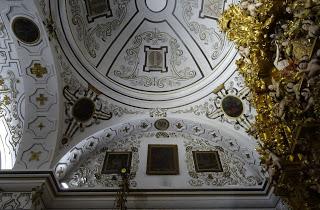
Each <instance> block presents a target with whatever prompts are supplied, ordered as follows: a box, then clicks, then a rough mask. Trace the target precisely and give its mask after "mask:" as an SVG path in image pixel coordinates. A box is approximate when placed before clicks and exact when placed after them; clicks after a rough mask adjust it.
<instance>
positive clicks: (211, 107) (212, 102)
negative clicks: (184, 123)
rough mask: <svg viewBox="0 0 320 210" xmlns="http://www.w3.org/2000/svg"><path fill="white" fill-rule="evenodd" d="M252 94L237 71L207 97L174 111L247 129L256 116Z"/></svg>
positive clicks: (237, 128)
mask: <svg viewBox="0 0 320 210" xmlns="http://www.w3.org/2000/svg"><path fill="white" fill-rule="evenodd" d="M250 96H251V94H250V89H249V88H248V87H247V86H246V85H245V84H244V79H243V77H242V76H241V75H240V74H239V72H237V71H236V72H235V73H234V75H233V76H232V77H231V78H230V79H229V80H228V81H226V82H225V83H224V84H221V85H219V86H218V87H217V88H215V89H214V90H213V91H212V94H211V95H210V96H209V97H208V98H207V99H205V100H204V101H199V102H197V103H196V104H195V105H192V106H190V107H188V108H184V109H179V110H174V111H173V113H179V114H184V113H193V114H195V115H197V116H206V117H207V118H209V119H214V120H219V121H220V122H222V123H227V124H230V125H232V126H233V127H234V129H236V130H239V129H242V130H244V131H246V130H248V129H249V128H250V127H251V125H252V123H253V122H254V117H255V110H254V108H253V107H252V104H251V103H250Z"/></svg>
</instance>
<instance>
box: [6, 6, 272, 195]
mask: <svg viewBox="0 0 320 210" xmlns="http://www.w3.org/2000/svg"><path fill="white" fill-rule="evenodd" d="M88 2H96V3H97V2H98V3H99V2H100V3H101V2H102V3H103V5H102V6H104V7H102V8H99V7H95V8H96V10H92V9H90V5H88ZM232 2H233V1H231V0H228V1H223V0H221V1H220V0H215V1H210V0H167V1H166V0H114V1H86V0H61V1H60V0H59V1H56V0H40V1H35V5H34V4H33V3H32V2H31V1H27V0H25V1H23V0H21V2H20V3H21V4H19V5H18V4H15V3H14V2H12V1H3V2H1V5H3V8H5V9H3V10H2V11H1V17H2V19H3V20H2V21H3V22H4V26H5V27H4V29H5V30H4V31H5V32H6V33H5V35H6V38H5V39H8V40H9V39H10V40H11V42H12V44H11V45H8V46H5V47H3V49H6V52H7V51H8V52H9V51H14V50H16V57H17V58H16V59H15V62H17V63H19V65H20V66H21V68H19V67H16V69H17V71H16V77H19V78H20V79H21V81H23V86H24V88H23V87H22V85H21V84H20V86H19V88H18V89H19V91H20V92H19V94H20V95H19V97H21V99H15V103H17V104H18V107H19V109H20V110H18V111H17V112H18V115H19V116H20V115H21V117H19V118H17V121H19V120H20V121H19V123H24V125H25V126H24V127H23V128H21V126H20V125H19V126H20V132H21V135H20V136H19V138H18V139H17V140H16V141H17V144H16V146H15V147H14V148H10V149H8V151H6V150H4V149H3V150H1V156H3V155H4V154H3V153H8V154H9V153H10V151H14V155H13V158H12V159H14V160H13V161H12V162H14V161H15V159H17V160H16V162H15V165H14V169H19V170H21V169H23V170H39V169H41V170H52V171H53V173H54V174H55V176H56V178H57V180H59V181H61V180H62V181H68V182H69V184H70V182H72V180H73V178H74V177H75V176H78V175H79V173H80V172H79V170H82V169H81V168H87V169H88V174H87V175H84V174H80V175H79V176H80V177H78V178H79V179H81V178H86V179H87V180H89V178H90V180H91V181H92V180H93V182H94V183H95V184H93V185H90V183H89V182H87V183H86V184H85V185H84V186H85V187H86V188H101V185H99V184H97V182H95V181H97V180H96V178H95V176H94V172H95V171H94V170H101V167H102V165H101V157H102V158H103V157H104V155H105V154H104V153H101V150H102V149H103V148H104V147H105V146H107V147H108V148H109V150H119V151H124V150H132V148H135V153H136V156H134V165H133V166H134V167H135V170H136V178H134V179H133V180H132V181H133V182H136V183H137V185H136V186H135V188H136V189H147V188H153V187H156V188H157V187H158V188H169V189H178V188H179V189H195V188H199V189H204V188H206V189H212V188H219V189H220V188H221V189H226V188H230V189H231V188H232V189H240V190H244V191H245V190H247V189H248V188H252V189H251V190H257V192H258V191H264V190H266V188H267V185H266V184H265V183H267V181H266V180H267V179H266V176H265V174H264V173H263V172H262V171H261V168H260V166H259V160H258V154H257V152H256V151H255V146H256V142H255V141H254V140H253V139H251V138H250V137H249V136H248V135H247V134H246V133H245V131H246V129H248V128H249V127H250V126H251V123H252V121H253V120H254V110H253V109H252V107H251V105H250V103H249V100H248V98H249V96H250V92H249V91H248V88H246V86H245V84H244V81H243V79H242V77H241V76H240V75H239V73H238V72H237V71H236V66H235V58H236V56H237V51H236V49H235V48H234V46H233V45H232V44H231V43H229V42H228V41H227V40H226V39H225V36H224V35H223V34H222V33H221V32H220V31H219V29H218V26H217V19H218V16H219V15H220V13H221V12H222V11H223V10H224V9H225V8H226V7H227V6H228V5H229V4H230V3H232ZM91 6H92V5H91ZM101 11H102V13H103V14H100V15H97V13H99V12H101ZM20 16H21V17H25V18H28V19H30V20H32V21H33V22H34V24H35V25H36V26H37V27H38V28H39V34H40V37H39V39H38V40H37V41H36V42H34V43H32V44H26V43H23V41H21V40H19V39H17V36H16V34H14V33H13V31H12V27H11V26H12V23H13V21H14V20H15V18H16V17H20ZM51 18H52V20H51ZM43 23H44V24H43ZM0 31H1V30H0ZM0 38H2V37H1V33H0ZM0 44H1V47H2V45H4V44H2V42H0ZM1 49H2V48H1ZM7 54H8V53H7ZM7 54H5V55H7ZM7 57H8V56H7ZM18 58H19V59H18ZM0 62H2V60H0ZM6 62H7V63H10V62H9V60H8V61H6ZM12 63H13V62H11V64H12ZM0 64H1V63H0ZM1 70H2V71H3V72H4V71H5V70H4V68H3V66H1ZM17 72H19V74H18V73H17ZM81 99H85V100H84V101H83V100H82V103H84V104H85V106H84V108H85V109H79V110H80V111H75V110H76V107H77V106H80V105H81V103H80V102H79V101H81ZM226 99H228V100H229V101H230V100H231V101H232V100H233V102H230V103H229V104H228V100H226ZM80 107H81V106H80ZM87 107H91V108H90V109H89V108H88V109H86V108H87ZM82 108H83V107H82ZM88 110H89V111H88ZM81 111H85V112H86V113H82V112H81ZM87 111H88V112H87ZM0 117H1V116H0ZM159 119H166V120H167V122H168V127H167V128H166V129H164V130H161V129H160V130H159V129H158V128H157V126H156V123H157V121H158V120H159ZM8 133H9V132H8ZM13 134H14V133H13V132H11V133H10V135H12V136H13ZM10 139H13V137H10ZM10 139H9V138H8V139H6V140H2V139H0V140H1V143H2V144H3V145H5V144H8V142H10ZM150 142H151V143H154V144H156V143H159V144H176V145H177V146H178V148H179V164H180V174H179V175H177V176H176V177H171V178H173V179H175V180H176V181H177V183H178V181H179V184H171V185H168V182H169V180H168V179H167V178H161V177H160V176H153V177H147V176H146V174H145V165H146V161H147V160H146V159H147V151H146V150H147V149H146V148H147V146H148V144H150ZM88 145H89V146H88ZM11 147H12V146H11ZM4 148H6V147H5V146H4ZM192 150H216V151H218V153H219V155H220V157H221V160H222V167H223V169H224V172H221V173H211V175H209V174H206V173H199V174H197V173H196V172H195V171H194V165H193V162H192V160H191V159H192V155H191V152H192ZM99 161H100V162H99ZM91 163H94V164H95V165H94V167H96V166H97V168H92V167H91V165H90V164H91ZM12 164H13V163H12ZM12 164H11V167H12ZM99 164H100V165H99ZM89 166H90V167H91V168H90V167H89ZM8 168H10V166H8ZM90 170H91V171H90ZM75 174H77V175H75ZM208 177H210V178H209V179H210V180H208ZM211 177H213V178H212V179H221V180H223V181H221V182H215V181H213V180H212V179H211ZM144 178H146V179H144ZM147 179H148V180H149V181H148V182H146V183H143V181H144V180H147ZM161 180H162V181H161ZM163 180H164V181H163ZM78 181H79V180H78ZM153 183H156V184H153ZM205 183H209V184H205ZM100 184H101V183H100ZM71 185H72V183H71V184H70V186H71ZM78 187H82V186H80V185H79V186H78V185H74V188H78ZM112 187H115V186H112ZM112 187H111V188H112Z"/></svg>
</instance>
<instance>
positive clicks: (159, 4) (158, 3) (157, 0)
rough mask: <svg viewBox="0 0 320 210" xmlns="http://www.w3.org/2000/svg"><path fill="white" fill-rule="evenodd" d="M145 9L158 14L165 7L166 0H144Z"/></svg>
mask: <svg viewBox="0 0 320 210" xmlns="http://www.w3.org/2000/svg"><path fill="white" fill-rule="evenodd" d="M146 5H147V7H148V8H149V9H150V10H151V11H152V12H160V11H162V10H164V8H166V6H167V0H146Z"/></svg>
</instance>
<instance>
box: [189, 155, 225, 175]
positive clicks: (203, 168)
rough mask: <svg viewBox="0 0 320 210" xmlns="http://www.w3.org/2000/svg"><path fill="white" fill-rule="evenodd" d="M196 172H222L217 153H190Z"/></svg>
mask: <svg viewBox="0 0 320 210" xmlns="http://www.w3.org/2000/svg"><path fill="white" fill-rule="evenodd" d="M192 154H193V160H194V167H195V170H196V172H223V168H222V165H221V161H220V158H219V153H218V151H192Z"/></svg>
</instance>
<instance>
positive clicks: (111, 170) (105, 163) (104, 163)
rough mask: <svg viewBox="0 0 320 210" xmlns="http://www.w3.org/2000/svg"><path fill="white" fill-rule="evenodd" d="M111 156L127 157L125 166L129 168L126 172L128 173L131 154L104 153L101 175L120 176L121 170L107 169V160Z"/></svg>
mask: <svg viewBox="0 0 320 210" xmlns="http://www.w3.org/2000/svg"><path fill="white" fill-rule="evenodd" d="M112 155H114V156H115V155H128V158H127V165H128V166H129V168H127V172H128V173H130V169H131V160H132V152H106V156H105V158H104V161H103V167H102V169H101V173H102V174H120V171H121V169H122V168H120V169H107V164H108V161H109V158H110V156H112Z"/></svg>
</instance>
